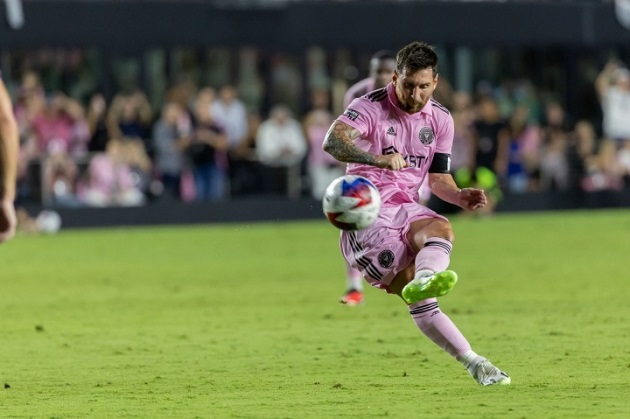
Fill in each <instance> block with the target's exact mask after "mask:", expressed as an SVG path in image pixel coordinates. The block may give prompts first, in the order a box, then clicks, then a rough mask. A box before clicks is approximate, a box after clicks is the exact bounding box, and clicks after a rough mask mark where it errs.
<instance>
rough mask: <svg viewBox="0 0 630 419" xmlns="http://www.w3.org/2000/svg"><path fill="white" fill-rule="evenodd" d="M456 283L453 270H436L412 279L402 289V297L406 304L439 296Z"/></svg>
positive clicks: (447, 291)
mask: <svg viewBox="0 0 630 419" xmlns="http://www.w3.org/2000/svg"><path fill="white" fill-rule="evenodd" d="M456 283H457V274H456V273H455V271H442V272H436V273H434V274H433V275H430V276H423V277H420V278H416V279H414V280H412V281H411V282H410V283H408V284H407V285H405V287H404V288H403V290H402V297H403V299H404V300H405V301H406V302H407V304H412V303H415V302H418V301H421V300H425V299H427V298H435V297H441V296H443V295H446V294H448V293H449V291H450V290H452V289H453V287H454V286H455V284H456Z"/></svg>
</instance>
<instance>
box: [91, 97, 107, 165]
mask: <svg viewBox="0 0 630 419" xmlns="http://www.w3.org/2000/svg"><path fill="white" fill-rule="evenodd" d="M87 123H88V129H89V131H90V140H89V142H88V151H89V152H91V153H97V152H104V151H105V150H106V149H107V143H108V142H109V139H110V135H109V129H108V127H107V103H106V102H105V97H104V96H103V94H102V93H94V94H93V95H92V97H90V102H89V103H88V108H87Z"/></svg>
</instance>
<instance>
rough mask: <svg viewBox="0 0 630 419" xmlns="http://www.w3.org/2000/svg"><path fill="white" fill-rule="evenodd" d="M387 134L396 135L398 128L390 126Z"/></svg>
mask: <svg viewBox="0 0 630 419" xmlns="http://www.w3.org/2000/svg"><path fill="white" fill-rule="evenodd" d="M387 135H396V130H395V129H394V127H389V128H388V129H387Z"/></svg>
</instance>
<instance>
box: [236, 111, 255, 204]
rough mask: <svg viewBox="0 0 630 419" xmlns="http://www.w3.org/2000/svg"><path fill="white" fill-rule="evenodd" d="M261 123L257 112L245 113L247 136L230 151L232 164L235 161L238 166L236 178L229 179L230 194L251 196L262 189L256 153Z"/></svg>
mask: <svg viewBox="0 0 630 419" xmlns="http://www.w3.org/2000/svg"><path fill="white" fill-rule="evenodd" d="M261 123H262V118H261V115H260V112H259V111H258V110H251V111H250V112H248V113H247V134H245V138H244V139H243V142H242V143H241V144H240V146H239V147H237V148H235V149H233V150H232V151H231V154H232V157H233V158H232V160H233V162H234V161H237V162H238V163H237V164H238V165H239V170H238V178H232V179H230V182H231V188H230V191H231V192H232V193H235V194H239V195H244V194H252V193H259V192H260V191H261V189H262V181H261V169H262V165H261V163H260V162H259V161H258V154H257V153H256V135H257V134H258V128H259V127H260V124H261Z"/></svg>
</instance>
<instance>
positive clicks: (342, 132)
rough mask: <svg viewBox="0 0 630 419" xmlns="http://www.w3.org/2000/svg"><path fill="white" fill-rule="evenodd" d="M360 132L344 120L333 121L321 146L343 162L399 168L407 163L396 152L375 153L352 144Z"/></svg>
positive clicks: (382, 167)
mask: <svg viewBox="0 0 630 419" xmlns="http://www.w3.org/2000/svg"><path fill="white" fill-rule="evenodd" d="M360 136H361V133H360V132H359V130H357V129H356V128H353V127H351V126H350V125H348V124H346V123H345V122H341V121H335V122H333V124H332V126H331V127H330V129H329V130H328V132H327V133H326V138H325V139H324V144H323V148H324V151H325V152H327V153H329V154H330V155H331V156H333V157H334V158H336V159H337V160H339V161H341V162H344V163H360V164H367V165H370V166H375V167H380V168H381V169H390V170H400V169H402V168H403V167H406V166H407V163H406V162H405V160H404V159H403V158H402V156H401V155H400V154H398V153H396V154H387V155H375V154H371V153H368V152H367V151H363V150H361V149H360V148H359V147H357V146H356V145H355V144H354V140H356V139H357V138H359V137H360Z"/></svg>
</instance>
